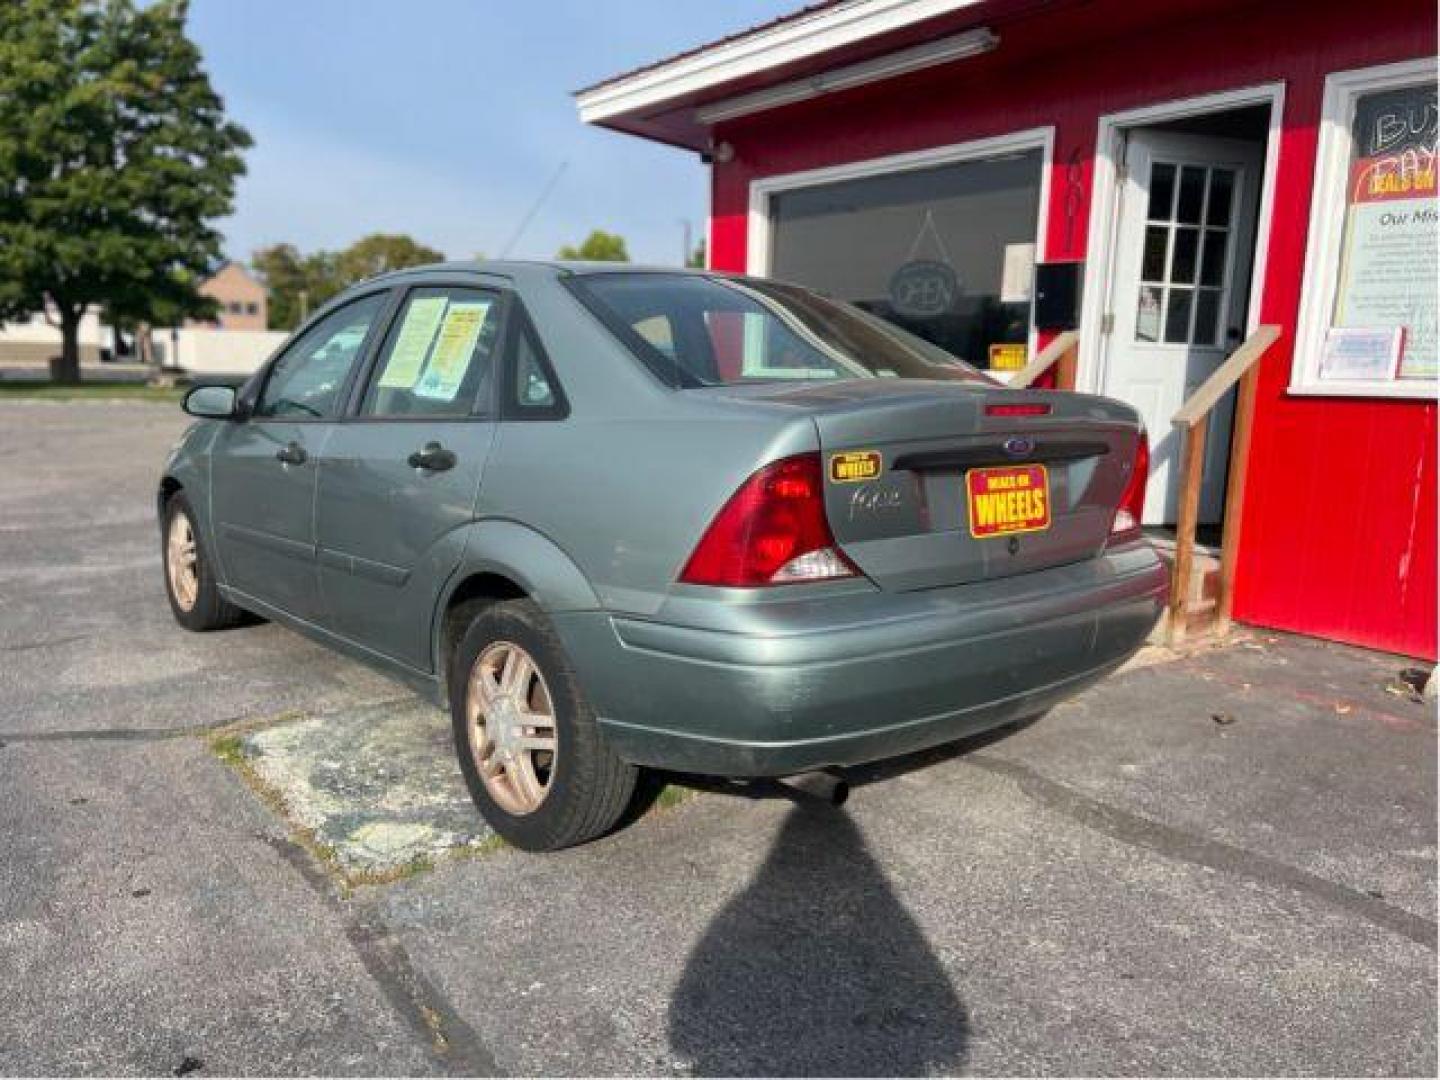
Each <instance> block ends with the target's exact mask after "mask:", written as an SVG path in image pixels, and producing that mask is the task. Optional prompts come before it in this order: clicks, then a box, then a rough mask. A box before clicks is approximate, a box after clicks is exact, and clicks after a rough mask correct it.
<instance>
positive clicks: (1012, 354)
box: [577, 0, 1437, 659]
mask: <svg viewBox="0 0 1440 1080" xmlns="http://www.w3.org/2000/svg"><path fill="white" fill-rule="evenodd" d="M1435 51H1436V8H1435V4H1434V3H1433V0H1419V2H1410V0H1379V2H1376V3H1371V4H1356V3H1354V2H1353V0H1350V2H1338V0H1310V2H1306V3H1275V2H1271V3H1253V2H1249V3H1242V2H1235V0H1228V2H1227V0H1210V2H1204V0H1167V2H1166V3H1160V4H1137V3H1134V2H1133V0H1052V2H1048V3H1046V2H1039V0H839V2H832V3H821V4H817V5H814V6H812V7H808V8H805V9H803V10H801V11H798V12H796V13H795V14H793V15H791V16H788V17H786V18H782V19H779V20H776V21H775V22H772V23H769V24H767V25H764V26H760V27H756V28H754V29H751V30H748V31H745V32H743V33H739V34H736V35H734V36H732V37H729V38H726V39H724V40H722V41H718V42H715V43H713V44H710V45H705V46H702V47H700V48H697V49H695V50H693V51H691V52H688V53H685V54H683V55H680V56H677V57H674V58H672V59H669V60H665V61H662V62H660V63H657V64H655V65H652V66H650V67H646V68H643V69H641V70H639V71H635V72H631V73H628V74H624V75H620V76H617V77H615V78H613V79H611V80H608V81H607V82H604V83H601V84H600V85H598V86H595V87H592V88H590V89H588V90H585V91H582V92H581V93H580V94H579V95H578V96H577V98H578V104H579V108H580V111H581V115H582V117H583V118H584V119H585V120H587V121H588V122H591V123H595V124H600V125H603V126H606V127H609V128H613V129H615V130H618V131H624V132H629V133H632V134H635V135H639V136H641V137H644V138H649V139H655V140H659V141H663V142H666V143H670V144H673V145H675V146H677V147H683V148H689V149H691V150H694V151H698V152H700V153H702V154H703V155H704V156H705V160H707V161H709V162H710V163H711V168H712V207H711V219H710V234H709V252H710V260H711V264H712V266H714V267H716V268H718V269H723V270H734V271H748V272H750V273H758V274H771V275H774V276H776V277H782V278H787V279H790V280H795V281H800V282H802V283H805V284H809V285H812V286H814V287H817V288H821V289H823V290H825V291H827V292H830V293H831V294H833V295H837V296H840V297H842V298H844V299H847V300H852V301H855V302H857V303H860V304H862V305H863V306H865V307H867V308H869V309H870V310H873V311H876V312H878V313H880V314H882V315H884V316H886V317H888V318H892V319H895V320H896V321H898V322H900V323H902V324H903V325H905V326H907V327H908V328H909V329H911V330H912V331H914V332H916V333H919V334H921V335H922V336H925V337H927V338H929V339H931V340H933V341H936V342H937V343H939V344H942V345H944V346H945V347H946V348H948V349H950V350H951V351H952V352H955V353H956V354H958V355H960V356H963V357H964V358H965V359H967V360H969V361H971V362H972V363H975V364H977V365H978V366H981V367H994V368H998V369H1001V370H1002V371H1003V370H1005V369H1007V368H1014V367H1016V366H1018V365H1019V364H1021V363H1023V362H1024V361H1025V359H1026V357H1029V356H1033V355H1034V353H1035V351H1036V350H1037V348H1038V347H1040V346H1043V345H1044V344H1045V343H1046V341H1047V339H1048V337H1049V336H1050V334H1049V330H1048V329H1046V330H1041V329H1037V327H1036V322H1037V319H1036V317H1035V311H1036V309H1035V304H1034V295H1033V294H1034V292H1035V281H1036V280H1037V275H1036V267H1037V266H1044V267H1045V269H1044V270H1043V271H1041V276H1040V278H1039V280H1042V281H1046V282H1051V283H1054V285H1056V286H1058V287H1059V289H1060V291H1061V292H1062V293H1063V291H1064V286H1065V285H1066V284H1067V282H1066V278H1067V276H1069V277H1071V278H1072V279H1073V282H1074V283H1075V284H1077V285H1078V287H1079V296H1080V299H1079V300H1078V302H1076V303H1075V304H1074V305H1073V306H1070V305H1065V304H1064V303H1061V304H1060V305H1058V306H1059V308H1060V309H1062V315H1061V316H1060V317H1061V318H1062V319H1063V318H1065V315H1064V314H1063V310H1064V309H1066V308H1067V307H1069V308H1071V311H1072V322H1071V323H1066V324H1058V323H1056V322H1055V321H1054V320H1053V319H1052V318H1050V317H1048V316H1047V319H1045V320H1041V321H1044V323H1045V326H1046V327H1047V328H1049V327H1060V326H1062V325H1073V327H1074V328H1075V329H1076V331H1077V333H1078V338H1079V344H1078V353H1077V356H1076V360H1075V363H1074V367H1073V376H1071V377H1070V378H1068V379H1067V382H1068V381H1073V384H1074V386H1075V388H1076V389H1080V390H1088V391H1095V392H1100V393H1105V394H1109V395H1111V396H1114V397H1119V398H1121V399H1124V400H1127V401H1129V402H1131V403H1132V404H1134V405H1135V406H1136V407H1137V408H1138V409H1139V411H1140V412H1141V414H1142V416H1143V417H1144V418H1145V420H1146V424H1147V427H1148V428H1149V430H1150V432H1151V439H1152V443H1153V444H1154V451H1153V464H1152V474H1151V481H1150V488H1149V492H1148V500H1147V524H1150V525H1154V526H1157V527H1159V528H1163V527H1164V526H1166V525H1170V524H1173V523H1174V521H1175V516H1176V513H1177V509H1176V507H1177V499H1176V492H1177V487H1178V482H1179V478H1178V474H1179V472H1180V439H1179V436H1178V435H1177V434H1176V433H1175V432H1174V431H1173V430H1172V426H1171V418H1172V417H1173V416H1174V414H1175V412H1176V411H1177V410H1178V409H1179V408H1180V406H1181V404H1182V403H1183V402H1185V401H1186V399H1187V398H1188V397H1189V395H1191V394H1192V393H1193V392H1194V391H1195V389H1196V387H1197V386H1199V385H1200V384H1201V383H1203V381H1204V380H1205V378H1206V377H1207V376H1208V375H1210V374H1211V373H1212V372H1213V371H1214V370H1215V369H1216V368H1217V367H1218V366H1219V365H1220V364H1221V363H1222V362H1223V361H1224V359H1225V357H1226V356H1227V354H1228V353H1230V352H1231V351H1233V349H1234V347H1235V346H1236V345H1238V344H1239V343H1240V342H1241V341H1243V340H1245V339H1247V338H1249V337H1250V335H1251V334H1253V333H1254V332H1255V331H1256V330H1257V329H1258V328H1260V327H1262V326H1274V327H1276V328H1278V330H1279V333H1280V336H1279V338H1278V340H1277V341H1276V342H1275V344H1274V345H1272V346H1271V347H1270V348H1268V349H1267V350H1266V351H1265V352H1264V354H1263V356H1262V359H1261V360H1260V361H1259V367H1258V372H1259V374H1258V380H1257V382H1256V390H1255V391H1254V398H1253V402H1254V406H1253V422H1252V425H1251V435H1250V438H1249V440H1248V453H1246V454H1245V461H1244V462H1243V464H1244V465H1245V470H1244V476H1245V478H1246V479H1245V482H1244V483H1243V484H1242V485H1241V486H1240V488H1239V489H1238V490H1239V491H1240V492H1241V494H1240V495H1239V496H1238V497H1236V498H1235V499H1234V501H1236V502H1238V503H1239V504H1240V505H1239V506H1238V507H1237V506H1231V505H1227V502H1228V501H1230V500H1227V477H1229V476H1230V475H1231V473H1233V472H1234V470H1236V469H1237V468H1238V467H1239V466H1240V465H1241V464H1242V463H1240V462H1235V461H1229V460H1227V453H1228V448H1229V446H1230V432H1231V425H1232V422H1233V413H1234V407H1233V398H1234V392H1233V391H1232V392H1231V393H1230V394H1229V395H1227V399H1226V400H1224V401H1222V404H1221V405H1220V407H1218V408H1217V409H1216V410H1215V412H1214V414H1213V416H1212V418H1211V421H1210V427H1209V429H1208V431H1209V437H1208V439H1207V441H1206V446H1207V453H1206V455H1205V457H1204V474H1203V477H1204V478H1203V483H1202V486H1201V498H1200V518H1199V520H1200V522H1201V525H1202V529H1201V537H1202V539H1204V538H1205V537H1206V536H1207V533H1206V530H1205V528H1204V526H1206V525H1209V526H1211V527H1218V526H1220V525H1221V524H1223V522H1224V521H1225V520H1226V518H1227V516H1231V515H1235V514H1236V513H1237V512H1239V513H1240V517H1239V519H1238V520H1239V521H1240V522H1243V525H1242V526H1240V527H1239V528H1238V529H1237V535H1238V540H1237V542H1236V550H1237V552H1238V554H1237V556H1236V563H1235V567H1234V571H1233V604H1234V614H1235V617H1236V618H1237V619H1240V620H1242V621H1244V622H1248V623H1252V624H1256V625H1259V626H1265V627H1275V628H1279V629H1286V630H1294V631H1299V632H1302V633H1306V634H1313V635H1318V636H1322V637H1328V638H1334V639H1337V640H1341V641H1348V642H1354V643H1357V644H1361V645H1367V646H1372V647H1375V648H1380V649H1387V650H1393V651H1397V652H1402V653H1407V654H1412V655H1417V656H1423V657H1428V658H1431V659H1433V658H1434V657H1435V654H1436V588H1437V583H1436V461H1435V458H1436V396H1437V394H1436V390H1437V382H1436V373H1437V366H1436V291H1437V281H1436V273H1437V271H1436V260H1437V256H1436V222H1437V211H1436V187H1435V183H1436V164H1435V150H1436V65H1435ZM1050 264H1073V265H1072V266H1071V267H1069V268H1066V267H1055V266H1051V265H1050ZM1062 300H1063V296H1062ZM1052 314H1053V313H1052ZM1067 374H1068V373H1067ZM1237 445H1239V444H1237ZM1234 490H1235V489H1232V494H1233V493H1234ZM1209 535H1214V533H1211V534H1209Z"/></svg>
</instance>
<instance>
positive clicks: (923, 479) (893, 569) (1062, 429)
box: [767, 380, 1140, 591]
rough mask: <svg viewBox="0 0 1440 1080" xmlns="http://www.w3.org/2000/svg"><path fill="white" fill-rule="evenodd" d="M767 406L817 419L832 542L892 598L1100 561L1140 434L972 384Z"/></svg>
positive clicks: (1070, 404) (1112, 415)
mask: <svg viewBox="0 0 1440 1080" xmlns="http://www.w3.org/2000/svg"><path fill="white" fill-rule="evenodd" d="M767 396H768V395H767ZM771 400H775V401H783V402H784V403H786V404H791V405H796V406H801V407H804V408H807V409H808V410H809V411H811V413H812V415H813V418H814V421H815V425H816V427H817V428H818V430H819V437H820V449H821V455H822V459H823V464H824V468H825V486H826V496H825V498H826V512H827V515H828V517H829V521H830V526H831V529H832V531H833V532H834V535H835V539H836V541H837V543H838V544H839V545H840V547H841V549H842V550H843V551H844V553H845V555H846V556H847V557H848V558H849V559H850V560H851V561H852V562H854V563H855V565H856V566H858V567H859V568H860V569H861V570H862V571H863V572H864V573H865V574H866V576H868V577H869V578H871V579H872V580H873V581H874V582H876V583H877V584H878V585H880V586H881V587H882V588H886V589H893V590H897V591H899V590H913V589H924V588H935V587H940V586H946V585H956V584H962V583H965V582H970V581H980V580H986V579H993V578H1000V577H1005V576H1007V575H1011V574H1022V573H1027V572H1031V571H1035V570H1041V569H1044V568H1047V567H1051V566H1058V565H1061V564H1063V563H1070V562H1078V561H1080V560H1082V559H1087V558H1091V557H1093V556H1095V555H1096V554H1098V553H1099V552H1100V550H1101V549H1102V548H1103V547H1104V545H1105V543H1106V541H1107V539H1108V538H1109V534H1110V528H1111V523H1112V521H1113V519H1114V515H1115V508H1116V506H1117V505H1118V504H1119V501H1120V498H1121V495H1122V494H1123V492H1124V490H1125V486H1126V482H1127V480H1128V479H1129V471H1130V467H1131V462H1132V461H1133V458H1134V453H1135V447H1136V441H1137V438H1138V433H1139V430H1140V428H1139V422H1138V419H1137V418H1136V416H1135V413H1134V412H1133V411H1132V410H1130V409H1129V407H1128V406H1125V405H1122V404H1120V403H1118V402H1114V401H1109V400H1107V399H1104V398H1098V397H1091V396H1088V395H1080V394H1069V393H1054V392H1047V391H1028V390H1027V391H1012V390H1007V389H1003V388H995V387H988V386H980V385H975V384H952V383H941V382H918V381H911V380H906V381H903V382H900V381H887V380H873V381H871V380H853V381H852V380H847V381H845V382H839V383H834V384H828V385H827V384H813V383H812V384H810V385H809V386H807V387H804V388H802V387H798V386H797V387H793V388H788V391H782V392H779V393H777V394H776V395H774V397H772V398H771Z"/></svg>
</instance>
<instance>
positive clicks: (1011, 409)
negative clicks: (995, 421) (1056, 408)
mask: <svg viewBox="0 0 1440 1080" xmlns="http://www.w3.org/2000/svg"><path fill="white" fill-rule="evenodd" d="M985 415H986V416H1049V415H1050V406H1049V405H1047V404H1046V403H1045V402H1043V401H1007V402H1000V403H999V404H995V405H986V406H985Z"/></svg>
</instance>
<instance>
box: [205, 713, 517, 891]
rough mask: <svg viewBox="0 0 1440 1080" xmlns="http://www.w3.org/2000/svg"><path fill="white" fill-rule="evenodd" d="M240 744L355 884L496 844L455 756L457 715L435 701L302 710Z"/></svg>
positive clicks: (297, 824)
mask: <svg viewBox="0 0 1440 1080" xmlns="http://www.w3.org/2000/svg"><path fill="white" fill-rule="evenodd" d="M221 745H222V746H225V747H228V746H230V745H231V744H230V743H228V741H223V740H222V744H221ZM233 746H234V752H238V754H239V756H240V761H241V762H242V763H243V766H244V767H245V769H246V771H247V772H248V773H249V774H250V775H251V776H253V777H254V778H255V779H257V780H258V781H259V782H260V783H262V784H263V785H264V787H265V789H267V790H268V791H269V792H270V793H273V795H274V800H273V804H274V805H275V806H276V807H278V808H279V809H280V810H281V812H282V813H283V814H284V815H285V817H286V819H287V820H288V821H289V823H290V825H291V826H292V827H294V828H297V829H300V830H303V831H304V832H305V833H306V834H308V835H309V837H310V838H312V839H313V840H314V842H315V843H316V844H317V845H318V846H319V847H320V849H321V850H322V851H323V852H325V853H326V854H327V855H328V856H330V857H333V859H334V863H335V867H336V869H338V870H339V871H340V872H341V874H342V875H344V876H345V878H346V879H347V880H349V881H351V882H363V881H369V880H376V879H381V878H384V877H386V876H389V875H393V874H396V873H399V872H402V871H405V870H407V869H415V868H418V867H420V866H424V865H428V864H430V863H433V862H434V861H435V860H436V859H438V858H440V857H442V856H444V855H446V854H448V853H451V852H454V851H457V850H459V851H472V852H473V851H478V850H480V849H482V848H484V847H486V846H491V845H490V841H491V838H492V837H493V836H494V834H493V832H491V830H490V829H489V828H488V827H487V826H486V825H485V823H484V821H483V820H482V819H481V817H480V814H479V812H478V811H477V810H476V808H475V804H474V803H473V802H472V801H471V799H470V793H469V792H468V791H467V790H466V788H465V782H464V780H463V779H462V778H461V776H460V768H459V766H458V765H457V764H456V761H455V750H454V746H453V743H452V741H451V734H450V718H449V716H448V715H447V714H446V713H443V712H441V711H440V710H439V709H437V708H435V707H434V706H433V705H430V704H428V703H427V702H423V701H420V700H418V699H408V700H400V701H396V702H392V703H387V704H380V705H370V706H362V707H355V708H348V709H343V710H339V711H335V712H330V713H326V714H323V715H318V716H302V717H300V718H297V719H295V720H290V721H285V722H281V723H278V724H275V725H273V726H269V727H265V728H263V729H261V730H259V731H254V732H250V733H248V734H245V735H241V736H238V737H237V738H236V740H235V742H234V744H233Z"/></svg>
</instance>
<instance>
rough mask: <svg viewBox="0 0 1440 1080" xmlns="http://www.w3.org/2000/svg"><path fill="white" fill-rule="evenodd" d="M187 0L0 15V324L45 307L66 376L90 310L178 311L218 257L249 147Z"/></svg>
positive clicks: (2, 9) (11, 2)
mask: <svg viewBox="0 0 1440 1080" xmlns="http://www.w3.org/2000/svg"><path fill="white" fill-rule="evenodd" d="M187 6H188V5H187V2H186V0H156V2H155V3H153V4H148V5H146V6H145V7H143V8H137V7H136V5H135V3H134V0H4V2H3V3H0V318H19V317H23V316H25V315H27V314H30V313H32V312H36V311H46V310H48V311H50V312H53V313H54V315H55V317H57V318H58V322H59V326H60V331H61V338H62V345H61V350H60V353H61V361H60V368H59V370H58V371H57V373H56V374H57V377H58V378H59V379H60V380H61V381H63V382H77V381H78V380H79V378H80V349H79V328H80V320H81V317H82V316H83V315H84V313H85V309H86V308H87V307H89V306H90V305H94V304H104V303H107V302H108V303H112V304H116V305H117V306H120V307H125V308H127V309H131V310H133V309H135V308H138V307H143V306H144V303H143V302H142V301H141V300H140V299H138V298H139V297H142V296H145V295H149V294H156V295H163V296H164V297H166V298H167V301H168V302H175V301H176V300H177V299H178V300H179V301H181V302H183V303H190V302H191V298H192V297H193V296H194V292H195V288H196V285H197V283H198V282H199V281H201V280H203V279H204V278H205V276H206V275H207V274H208V272H209V271H210V270H211V269H212V268H213V267H214V266H215V265H217V264H218V263H219V261H220V255H221V251H220V234H219V233H218V232H217V231H216V230H215V229H214V227H213V226H212V225H211V224H210V223H211V222H212V221H213V220H214V219H216V218H219V217H223V216H224V215H226V214H228V213H229V212H230V209H231V204H232V201H233V198H234V192H235V181H236V179H237V178H238V177H240V176H241V175H242V174H243V173H244V171H245V163H244V158H243V157H242V155H241V151H242V150H244V149H245V148H246V147H248V146H250V145H251V140H250V136H249V135H248V134H247V133H246V131H245V130H244V129H243V128H241V127H239V126H238V125H236V124H234V123H231V122H230V121H228V120H227V119H226V118H225V110H224V105H223V103H222V102H221V100H220V97H219V95H218V94H216V93H215V90H214V89H213V88H212V87H211V85H210V80H209V78H208V76H207V75H206V73H205V70H204V66H203V64H202V60H201V55H200V50H199V49H198V48H196V46H195V44H194V43H193V42H191V41H190V40H189V38H187V37H186V36H185V17H186V13H187Z"/></svg>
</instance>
